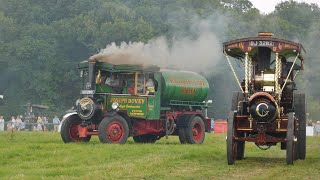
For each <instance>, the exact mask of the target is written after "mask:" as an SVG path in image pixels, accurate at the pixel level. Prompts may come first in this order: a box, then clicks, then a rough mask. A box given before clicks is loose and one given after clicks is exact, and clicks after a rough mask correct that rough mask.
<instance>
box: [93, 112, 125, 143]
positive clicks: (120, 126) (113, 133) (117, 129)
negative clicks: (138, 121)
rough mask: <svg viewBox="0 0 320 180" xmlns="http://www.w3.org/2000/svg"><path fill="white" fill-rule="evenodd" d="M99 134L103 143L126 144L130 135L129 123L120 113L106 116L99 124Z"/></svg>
mask: <svg viewBox="0 0 320 180" xmlns="http://www.w3.org/2000/svg"><path fill="white" fill-rule="evenodd" d="M98 136H99V139H100V141H101V142H103V143H107V144H124V143H126V142H127V140H128V137H129V127H128V123H127V121H126V120H125V119H124V118H123V117H121V116H119V115H116V116H111V117H105V118H103V119H102V121H101V122H100V124H99V127H98Z"/></svg>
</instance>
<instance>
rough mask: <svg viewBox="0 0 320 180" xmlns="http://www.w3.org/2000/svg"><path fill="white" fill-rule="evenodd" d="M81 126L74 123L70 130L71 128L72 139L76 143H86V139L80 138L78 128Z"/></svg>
mask: <svg viewBox="0 0 320 180" xmlns="http://www.w3.org/2000/svg"><path fill="white" fill-rule="evenodd" d="M79 125H80V123H79V122H77V123H73V124H71V126H70V128H69V135H70V138H71V139H72V140H73V141H74V142H81V141H84V138H81V137H79V131H78V126H79Z"/></svg>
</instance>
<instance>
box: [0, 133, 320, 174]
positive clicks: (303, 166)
mask: <svg viewBox="0 0 320 180" xmlns="http://www.w3.org/2000/svg"><path fill="white" fill-rule="evenodd" d="M245 150H246V152H245V159H244V160H242V161H237V162H236V165H233V166H228V165H227V161H226V145H225V134H219V135H218V134H214V135H213V134H206V140H205V142H204V144H202V145H181V144H180V143H179V140H178V138H177V137H169V139H165V138H163V139H161V140H159V141H157V142H156V143H155V144H135V143H134V142H133V140H132V138H130V139H129V140H128V142H127V144H125V145H108V144H101V143H100V142H99V140H98V138H97V137H93V138H92V140H91V142H89V143H79V144H75V143H71V144H64V143H63V142H62V140H61V139H60V134H58V133H53V132H14V133H11V132H1V133H0V179H320V137H308V138H307V159H306V160H303V161H302V160H298V161H296V162H295V164H294V165H293V166H290V165H286V164H285V151H283V150H280V147H279V146H277V147H272V148H271V149H269V150H267V151H261V150H259V149H258V148H257V147H255V146H254V144H252V143H249V144H247V145H246V149H245Z"/></svg>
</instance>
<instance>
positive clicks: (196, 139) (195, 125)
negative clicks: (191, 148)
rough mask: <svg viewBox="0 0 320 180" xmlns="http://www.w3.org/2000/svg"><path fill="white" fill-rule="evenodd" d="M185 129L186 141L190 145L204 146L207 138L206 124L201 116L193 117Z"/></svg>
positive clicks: (189, 119) (187, 122)
mask: <svg viewBox="0 0 320 180" xmlns="http://www.w3.org/2000/svg"><path fill="white" fill-rule="evenodd" d="M183 129H184V136H185V141H186V143H188V144H202V143H203V141H204V137H205V127H204V122H203V120H202V118H201V117H199V116H191V117H190V118H188V120H187V121H186V127H184V128H183Z"/></svg>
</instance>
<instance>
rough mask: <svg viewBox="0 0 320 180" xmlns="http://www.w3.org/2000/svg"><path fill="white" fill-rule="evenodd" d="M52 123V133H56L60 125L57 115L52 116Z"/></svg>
mask: <svg viewBox="0 0 320 180" xmlns="http://www.w3.org/2000/svg"><path fill="white" fill-rule="evenodd" d="M52 122H53V131H55V132H58V127H59V125H60V119H59V118H58V117H57V115H55V116H54V118H53V120H52Z"/></svg>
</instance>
